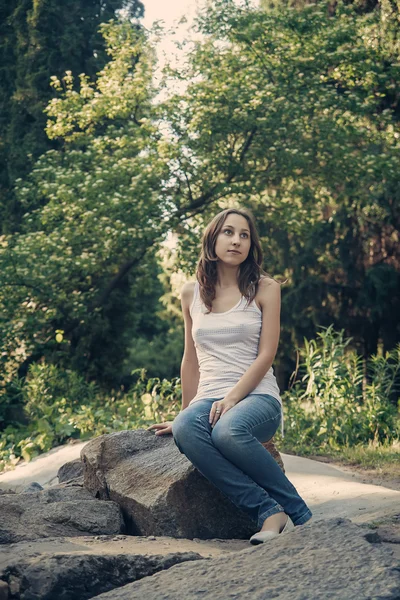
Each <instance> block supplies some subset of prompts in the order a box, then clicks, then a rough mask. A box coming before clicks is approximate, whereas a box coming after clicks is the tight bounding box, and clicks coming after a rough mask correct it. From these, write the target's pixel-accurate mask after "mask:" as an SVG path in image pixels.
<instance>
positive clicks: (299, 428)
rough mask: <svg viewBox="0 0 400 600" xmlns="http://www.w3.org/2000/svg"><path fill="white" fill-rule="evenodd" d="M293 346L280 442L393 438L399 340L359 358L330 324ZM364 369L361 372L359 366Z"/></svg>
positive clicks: (338, 444) (324, 444) (318, 444)
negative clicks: (293, 373) (296, 361)
mask: <svg viewBox="0 0 400 600" xmlns="http://www.w3.org/2000/svg"><path fill="white" fill-rule="evenodd" d="M322 329H323V331H321V332H318V333H317V335H318V337H319V339H318V340H311V341H309V342H308V341H307V340H304V347H303V348H301V349H299V353H300V357H301V358H300V373H301V375H302V376H301V378H300V379H299V380H297V381H295V383H294V384H293V386H292V387H291V388H290V390H289V391H288V392H286V393H285V394H283V396H282V399H283V404H284V411H285V426H286V427H285V429H286V431H285V445H287V446H290V447H291V448H293V449H300V448H304V447H308V448H315V449H319V450H320V449H321V448H331V449H333V450H337V449H339V448H342V447H344V446H346V447H351V446H355V445H357V444H360V443H361V444H367V443H368V442H370V441H373V442H374V443H376V444H383V443H390V442H392V441H394V440H396V439H398V429H397V424H398V411H397V410H396V407H395V406H394V404H393V402H391V400H392V401H396V402H397V401H398V396H397V394H398V389H399V387H398V384H399V376H400V344H399V345H398V346H397V347H396V348H395V349H394V350H392V351H391V352H387V353H386V355H385V356H372V357H371V358H370V359H369V360H368V361H367V363H366V365H364V361H363V358H362V357H361V356H359V355H357V353H356V352H355V351H354V350H353V351H350V350H348V349H347V346H348V345H349V343H350V341H351V338H348V339H346V340H344V339H343V330H342V331H340V332H335V331H334V330H333V327H332V325H331V326H330V327H328V328H322ZM365 367H366V373H365V374H364V368H365Z"/></svg>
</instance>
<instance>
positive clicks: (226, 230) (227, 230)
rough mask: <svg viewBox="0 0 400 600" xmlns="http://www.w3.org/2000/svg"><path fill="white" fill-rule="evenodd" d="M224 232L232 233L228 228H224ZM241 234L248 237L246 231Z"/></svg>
mask: <svg viewBox="0 0 400 600" xmlns="http://www.w3.org/2000/svg"><path fill="white" fill-rule="evenodd" d="M226 232H228V233H232V231H231V230H230V229H225V230H224V233H226ZM243 235H244V236H246V237H249V236H248V234H247V233H243Z"/></svg>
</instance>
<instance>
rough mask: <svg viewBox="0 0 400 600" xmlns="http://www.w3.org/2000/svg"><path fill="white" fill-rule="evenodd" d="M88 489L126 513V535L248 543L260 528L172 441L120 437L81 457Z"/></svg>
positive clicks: (105, 438) (100, 441)
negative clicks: (233, 539) (217, 539)
mask: <svg viewBox="0 0 400 600" xmlns="http://www.w3.org/2000/svg"><path fill="white" fill-rule="evenodd" d="M81 458H82V461H83V464H84V485H85V487H86V488H87V489H88V490H90V491H91V492H92V494H93V495H94V496H95V497H97V498H101V499H107V500H114V501H115V502H117V503H118V504H119V506H120V507H121V508H122V511H123V515H124V519H125V523H126V526H127V532H128V533H130V534H133V535H171V536H174V537H178V538H179V537H185V538H194V537H197V538H201V539H211V538H223V539H230V538H235V539H248V538H249V537H250V536H251V535H253V533H255V532H256V531H258V528H257V523H255V522H253V521H252V520H251V519H250V517H249V516H248V515H247V514H246V513H244V512H243V511H242V510H240V509H238V508H237V507H236V506H235V505H234V504H233V503H232V502H231V501H230V500H229V499H228V498H226V497H225V496H224V495H223V494H222V493H221V492H220V491H219V490H218V489H217V488H216V487H215V486H214V485H213V484H211V483H210V482H209V481H208V480H207V479H206V478H205V477H204V476H203V475H202V474H201V473H200V472H199V471H198V470H197V469H196V468H195V467H194V466H193V465H192V463H191V462H190V461H189V460H188V459H187V458H186V456H185V455H184V454H182V453H181V452H179V450H178V448H177V446H176V445H175V442H174V440H173V438H172V436H155V435H154V433H153V432H151V431H147V430H136V431H119V432H116V433H111V434H108V435H102V436H100V437H98V438H96V439H94V440H91V441H90V442H88V443H87V444H86V446H84V448H83V449H82V451H81Z"/></svg>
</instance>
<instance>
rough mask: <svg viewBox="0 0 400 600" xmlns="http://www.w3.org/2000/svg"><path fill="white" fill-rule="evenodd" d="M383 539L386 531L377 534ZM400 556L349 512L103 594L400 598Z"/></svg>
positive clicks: (216, 599)
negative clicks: (367, 533)
mask: <svg viewBox="0 0 400 600" xmlns="http://www.w3.org/2000/svg"><path fill="white" fill-rule="evenodd" d="M376 541H377V542H379V537H377V538H376ZM399 590H400V564H399V561H397V560H395V559H394V558H393V555H392V553H391V552H390V551H388V550H387V549H386V548H382V544H379V543H377V544H371V543H369V542H368V541H367V539H366V537H365V530H363V529H362V528H360V527H358V526H357V525H354V524H353V523H352V522H351V521H349V520H348V519H330V520H329V521H325V522H324V521H319V522H314V523H311V524H306V525H304V526H302V527H296V528H295V530H294V531H291V532H288V533H287V534H284V535H282V536H281V537H278V538H275V539H274V540H273V543H269V544H260V545H259V546H254V547H251V548H249V549H247V550H242V551H240V552H235V553H231V554H229V555H228V556H223V557H220V558H218V559H217V560H202V561H196V562H191V563H184V564H179V565H175V566H173V567H171V568H170V569H168V571H163V572H161V573H156V574H155V575H153V576H152V577H146V578H144V579H142V580H141V581H136V582H135V583H130V584H128V585H125V586H123V587H121V588H118V589H115V590H113V591H112V592H108V593H104V594H100V595H99V596H96V597H95V598H96V600H143V598H145V599H146V600H170V599H172V598H174V599H175V598H184V599H185V600H198V599H199V598H201V599H202V600H226V599H227V598H230V599H237V600H242V599H243V598H249V599H250V598H251V600H266V599H267V598H268V599H269V598H282V600H287V599H290V600H308V599H312V600H344V599H345V600H378V599H379V600H390V599H392V600H398V599H399V597H400V595H399Z"/></svg>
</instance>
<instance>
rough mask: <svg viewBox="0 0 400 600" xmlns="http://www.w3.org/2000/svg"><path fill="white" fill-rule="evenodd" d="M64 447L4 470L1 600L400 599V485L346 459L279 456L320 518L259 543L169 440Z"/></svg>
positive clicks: (130, 436)
mask: <svg viewBox="0 0 400 600" xmlns="http://www.w3.org/2000/svg"><path fill="white" fill-rule="evenodd" d="M79 446H80V447H79ZM78 447H79V451H80V456H79V458H78V459H76V450H77V448H78ZM71 450H72V451H71ZM62 452H63V451H62V449H59V450H58V451H52V452H51V453H49V454H48V456H47V457H46V456H43V457H39V458H38V459H37V460H36V461H34V462H33V463H28V464H27V465H25V467H23V466H22V465H21V466H20V467H18V468H17V469H16V470H15V471H13V472H10V473H4V474H3V475H1V476H0V489H1V488H3V493H1V492H0V600H39V599H40V600H61V599H62V600H69V599H71V600H80V599H82V600H84V599H86V598H88V599H89V598H102V599H103V598H104V599H105V598H110V599H111V598H113V599H114V598H115V599H118V598H121V599H125V598H126V599H128V598H129V599H130V598H132V599H133V598H139V597H140V599H141V600H143V598H145V599H146V600H156V599H157V600H162V599H169V600H175V599H177V598H179V599H182V600H186V599H188V600H189V599H191V598H193V599H194V598H202V599H203V598H205V599H210V600H211V598H212V599H213V600H214V599H218V598H221V599H224V600H225V599H226V598H241V599H242V598H249V599H251V600H253V598H254V599H265V600H267V598H268V599H269V598H280V599H281V600H314V599H321V600H322V599H324V600H325V599H326V600H328V598H329V600H331V599H334V600H335V599H338V600H339V598H340V600H352V599H354V600H364V599H365V600H367V599H371V600H373V599H374V600H378V599H379V600H380V599H382V600H383V599H386V598H387V599H389V598H393V599H394V598H397V599H399V598H400V552H399V550H400V510H399V506H400V502H399V500H400V491H399V490H398V489H396V488H394V487H393V488H390V487H386V486H384V485H376V482H375V484H373V483H372V482H369V481H366V480H365V479H366V478H365V476H364V475H363V474H360V473H357V472H352V470H351V468H345V469H343V468H340V469H339V468H337V467H335V466H333V465H332V464H323V463H321V462H317V461H312V460H308V459H301V458H299V457H292V456H288V455H283V461H284V463H285V469H286V472H287V474H288V477H289V478H290V480H291V481H293V483H294V484H295V485H296V487H297V489H298V490H299V492H300V493H301V495H302V496H303V497H304V498H305V499H306V501H307V503H308V504H309V505H310V507H311V508H312V511H313V515H314V517H313V521H312V522H311V523H309V524H306V525H304V526H302V527H296V528H295V530H294V531H291V532H288V533H287V534H284V535H282V536H280V537H278V538H275V539H274V540H273V542H271V543H269V544H261V545H259V546H251V545H250V544H249V541H248V540H249V537H250V535H252V534H253V533H254V532H255V531H256V530H257V528H256V526H255V524H254V523H252V522H251V521H250V520H249V519H248V518H247V515H244V514H243V513H241V511H239V510H238V509H237V508H236V507H235V506H234V505H233V504H232V503H231V502H230V501H229V500H227V499H226V498H224V497H223V496H222V495H220V494H219V492H218V490H216V488H214V487H213V486H211V484H209V483H208V482H207V481H206V480H205V479H204V478H203V477H202V476H201V474H199V473H198V472H197V470H196V469H194V468H193V466H192V465H191V464H190V463H189V461H187V459H186V457H184V456H183V455H181V454H180V453H179V451H178V450H177V448H176V446H175V444H174V443H173V441H172V439H171V438H168V437H165V438H164V439H162V438H160V437H155V436H154V435H153V434H152V433H151V432H147V431H144V430H140V431H136V432H118V433H116V434H110V435H108V436H101V438H97V440H92V441H91V442H89V443H88V444H80V445H78V444H77V445H76V446H75V448H73V447H67V448H66V454H65V455H64V458H65V456H67V458H68V459H69V460H68V462H66V463H65V462H63V460H64V458H63V456H62ZM70 459H72V460H70ZM41 461H42V462H41ZM40 464H42V468H41V467H40ZM29 465H30V468H31V473H30V474H29ZM60 466H61V468H59V467H60ZM27 467H28V468H27ZM18 471H19V472H18ZM57 473H58V476H57ZM32 478H35V479H34V480H33V481H32ZM362 479H364V481H362ZM38 480H39V481H38Z"/></svg>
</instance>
